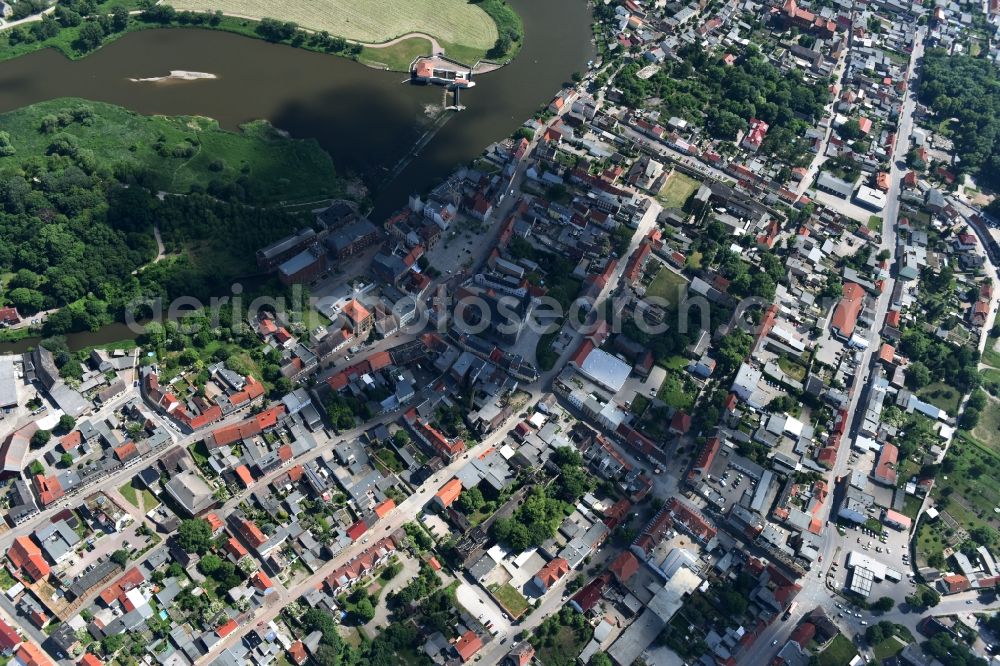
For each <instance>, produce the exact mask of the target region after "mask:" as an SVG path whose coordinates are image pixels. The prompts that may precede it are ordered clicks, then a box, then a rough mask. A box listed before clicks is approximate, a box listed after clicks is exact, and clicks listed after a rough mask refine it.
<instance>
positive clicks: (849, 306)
mask: <svg viewBox="0 0 1000 666" xmlns="http://www.w3.org/2000/svg"><path fill="white" fill-rule="evenodd" d="M864 298H865V290H864V289H863V288H862V287H861V285H859V284H855V283H854V282H848V283H847V284H845V285H844V292H843V296H842V297H841V299H840V303H838V304H837V309H836V310H834V312H833V317H832V318H831V320H830V327H831V328H835V329H837V330H838V331H840V334H841V335H842V336H844V337H845V338H849V337H851V335H853V334H854V327H855V326H856V325H857V323H858V315H859V314H861V307H862V305H864Z"/></svg>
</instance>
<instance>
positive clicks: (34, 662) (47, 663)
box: [14, 642, 53, 666]
mask: <svg viewBox="0 0 1000 666" xmlns="http://www.w3.org/2000/svg"><path fill="white" fill-rule="evenodd" d="M14 657H15V659H17V661H18V662H20V663H21V664H24V666H53V664H52V660H51V659H49V658H48V657H47V656H46V654H45V653H44V652H42V648H40V647H38V646H37V645H35V644H34V643H31V642H28V643H21V647H19V648H18V649H17V652H15V653H14Z"/></svg>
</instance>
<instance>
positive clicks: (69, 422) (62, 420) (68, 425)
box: [59, 414, 76, 432]
mask: <svg viewBox="0 0 1000 666" xmlns="http://www.w3.org/2000/svg"><path fill="white" fill-rule="evenodd" d="M75 427H76V419H74V418H73V417H72V416H70V415H69V414H63V415H62V416H60V417H59V432H69V431H70V430H72V429H73V428H75Z"/></svg>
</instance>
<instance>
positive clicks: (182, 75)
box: [129, 69, 219, 83]
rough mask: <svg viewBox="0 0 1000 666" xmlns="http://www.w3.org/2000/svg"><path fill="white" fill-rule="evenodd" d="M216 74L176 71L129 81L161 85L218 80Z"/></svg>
mask: <svg viewBox="0 0 1000 666" xmlns="http://www.w3.org/2000/svg"><path fill="white" fill-rule="evenodd" d="M217 78H219V77H217V76H216V75H215V74H211V73H209V72H188V71H185V70H182V69H174V70H171V71H170V74H168V75H167V76H153V77H150V78H145V79H129V81H135V82H136V83H160V82H163V81H197V80H199V79H217Z"/></svg>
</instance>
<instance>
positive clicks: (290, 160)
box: [0, 98, 341, 201]
mask: <svg viewBox="0 0 1000 666" xmlns="http://www.w3.org/2000/svg"><path fill="white" fill-rule="evenodd" d="M81 109H84V110H89V111H90V114H91V115H90V117H89V119H88V120H86V121H84V122H75V121H73V122H68V123H66V124H64V125H63V126H61V127H58V128H56V129H55V130H53V131H52V132H51V133H46V132H43V131H42V130H41V127H42V124H43V121H45V119H46V118H47V117H58V116H59V115H60V114H61V113H62V114H65V115H68V114H69V113H72V112H73V111H75V110H81ZM0 127H4V129H5V130H6V131H8V132H9V133H10V136H11V143H12V144H13V146H14V149H15V151H16V152H15V153H14V155H12V156H10V157H0V174H3V173H4V172H5V171H7V170H8V169H17V168H19V166H20V164H21V161H22V160H24V158H25V157H28V156H30V155H41V154H44V153H46V152H47V151H48V150H49V146H50V145H51V144H52V143H53V141H54V139H55V137H56V136H59V135H71V137H72V138H73V139H72V140H74V142H75V144H76V146H77V148H78V149H79V150H80V151H81V152H82V151H90V153H91V154H92V155H93V156H94V157H95V160H96V161H97V162H98V163H99V164H102V165H107V166H108V168H111V167H112V166H114V165H123V166H124V165H130V166H131V167H133V168H136V169H146V170H147V171H149V172H150V173H151V174H154V175H156V176H157V178H158V182H156V183H155V184H152V185H151V186H150V189H153V190H157V189H160V190H165V191H167V192H180V193H183V192H187V191H188V190H189V189H190V187H191V185H193V184H195V183H197V184H200V185H202V186H204V185H206V184H208V183H209V182H211V181H212V180H226V181H235V180H236V179H237V178H238V177H239V176H240V175H241V174H245V175H247V176H249V177H250V178H252V179H253V180H254V181H255V182H256V183H257V184H258V185H260V186H261V187H262V188H264V189H263V197H264V198H265V199H267V200H273V201H278V200H281V201H294V200H297V199H302V198H309V197H312V198H319V197H322V196H331V195H335V194H337V193H339V192H340V189H341V188H340V184H339V182H338V180H337V178H336V175H335V172H334V169H333V160H332V159H331V158H330V156H329V155H328V154H327V153H326V152H325V151H324V150H323V149H322V148H320V147H319V144H318V143H316V142H315V141H313V140H295V139H289V138H286V137H284V136H282V135H281V134H279V133H278V132H277V131H276V130H275V129H274V128H272V127H271V125H269V124H268V123H266V122H263V121H259V122H253V123H248V124H247V125H244V126H243V132H242V133H236V132H228V131H225V130H223V129H221V128H220V127H219V125H218V123H217V122H216V121H214V120H211V119H208V118H201V117H195V116H177V117H169V118H168V117H165V116H142V115H139V114H136V113H132V112H131V111H129V110H127V109H123V108H122V107H120V106H114V105H111V104H104V103H102V102H92V101H85V100H81V99H74V98H63V99H57V100H51V101H47V102H40V103H38V104H33V105H31V106H27V107H24V108H21V109H17V110H15V111H11V112H9V113H5V114H3V115H0Z"/></svg>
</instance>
